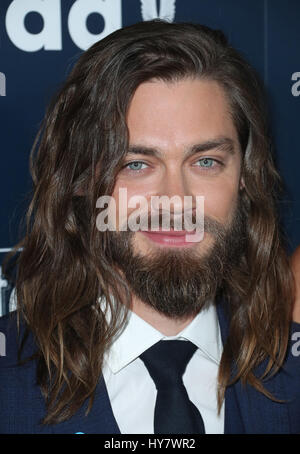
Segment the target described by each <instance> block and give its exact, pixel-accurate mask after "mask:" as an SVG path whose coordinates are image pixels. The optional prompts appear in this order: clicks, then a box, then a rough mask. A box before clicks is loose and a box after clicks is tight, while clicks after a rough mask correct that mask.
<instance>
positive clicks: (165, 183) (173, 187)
mask: <svg viewBox="0 0 300 454" xmlns="http://www.w3.org/2000/svg"><path fill="white" fill-rule="evenodd" d="M158 192H159V194H158V195H159V196H160V197H164V196H165V197H167V198H168V199H170V200H171V201H172V205H171V206H170V208H171V211H173V212H174V213H177V212H178V213H181V212H182V210H183V208H184V203H185V200H184V196H190V195H192V193H191V190H190V187H189V182H188V178H187V176H186V175H185V173H184V171H183V169H182V168H180V167H179V166H176V167H175V168H172V169H170V168H167V169H166V170H165V172H164V174H163V176H162V178H161V183H160V187H159V191H158Z"/></svg>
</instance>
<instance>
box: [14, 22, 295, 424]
mask: <svg viewBox="0 0 300 454" xmlns="http://www.w3.org/2000/svg"><path fill="white" fill-rule="evenodd" d="M186 77H197V78H200V79H208V80H214V81H217V82H218V83H219V84H220V85H221V86H222V87H223V89H224V91H225V93H226V96H227V98H228V103H229V106H230V110H231V115H232V118H233V121H234V124H235V126H236V129H237V132H238V136H239V141H240V146H241V150H242V174H243V177H244V182H245V189H244V191H243V194H242V197H243V202H244V205H245V207H246V213H247V247H246V249H245V251H244V255H243V260H241V263H240V264H239V265H238V266H236V268H235V269H234V271H233V273H232V275H231V276H230V277H228V279H227V280H226V282H224V288H223V292H224V295H225V296H226V298H227V301H228V307H229V309H230V313H231V321H230V328H229V337H228V339H227V342H226V344H225V345H224V351H223V355H222V359H221V364H220V368H219V376H218V382H219V387H218V403H219V409H220V407H221V404H222V402H223V400H224V393H225V389H226V387H227V386H229V385H230V384H231V383H233V382H235V381H236V380H239V379H240V380H241V381H242V382H243V383H249V384H251V385H252V386H254V387H255V388H257V389H258V390H259V391H260V392H262V393H264V394H265V395H267V396H268V397H270V398H273V396H271V395H270V394H269V393H268V391H267V390H266V389H265V387H264V386H263V384H262V377H260V378H257V377H256V375H255V374H254V369H255V367H256V366H257V365H258V364H260V363H261V362H262V361H263V360H264V359H268V360H269V361H268V367H267V368H266V371H265V376H269V374H272V373H274V372H276V371H277V370H278V368H279V367H281V365H282V363H283V361H284V357H285V354H286V350H287V344H288V336H289V321H290V314H291V306H292V302H293V298H294V284H293V277H292V273H291V270H290V266H289V261H288V257H287V253H286V251H285V247H284V244H283V243H284V237H283V233H282V229H281V227H280V223H279V220H278V214H277V212H278V206H277V205H278V200H279V196H280V193H281V192H280V191H281V188H282V184H281V178H280V177H279V174H278V172H277V171H276V168H275V165H274V162H273V158H272V154H271V148H272V144H271V140H270V137H269V136H270V134H269V126H268V121H267V109H266V98H265V95H264V91H263V88H262V84H261V82H260V80H259V77H258V76H257V74H256V72H255V71H254V70H253V69H252V68H251V66H250V65H249V64H248V63H247V61H246V60H245V59H244V57H243V56H242V55H241V54H240V53H239V52H237V51H236V50H235V49H234V48H232V47H231V45H230V44H229V43H228V41H227V39H226V37H225V36H224V34H223V33H222V32H221V31H218V30H212V29H210V28H208V27H206V26H203V25H196V24H190V23H177V24H176V23H168V22H165V21H162V20H154V21H147V22H141V23H137V24H134V25H131V26H129V27H126V28H123V29H121V30H117V31H116V32H114V33H112V34H111V35H109V36H107V37H106V38H104V39H103V40H101V41H99V42H97V43H96V44H94V45H93V46H92V47H91V48H90V49H88V50H87V51H86V52H84V53H83V54H82V55H81V56H80V58H79V60H78V62H77V64H76V65H75V66H74V68H73V70H72V71H71V72H70V74H69V76H68V78H67V80H66V82H65V83H64V85H63V86H62V88H61V89H60V90H59V92H58V93H57V95H56V96H55V98H54V99H53V101H52V102H51V104H50V106H49V108H48V110H47V113H46V116H45V119H44V122H43V124H42V126H41V128H40V131H39V134H38V136H37V138H36V140H35V143H34V145H33V149H32V152H31V157H30V169H31V174H32V179H33V194H32V200H31V203H30V206H29V209H28V213H27V218H26V219H27V221H26V225H27V233H26V236H25V237H24V239H23V240H22V241H21V242H19V243H18V244H17V245H16V247H15V251H16V250H17V249H19V248H22V252H21V254H20V257H19V259H18V267H17V281H16V296H17V314H18V320H20V319H21V318H22V320H24V321H25V325H26V326H27V329H28V331H31V332H32V333H33V335H34V337H35V340H36V344H37V347H38V352H37V355H36V360H37V361H38V369H37V370H38V373H37V382H38V384H39V385H40V387H41V390H42V393H43V395H44V397H45V399H46V406H47V413H46V415H45V418H44V420H43V422H44V423H45V424H47V423H48V424H49V423H58V422H60V421H63V420H65V419H68V418H70V417H71V416H72V415H73V414H74V413H75V412H76V411H77V410H78V409H79V408H80V406H81V405H82V404H83V402H84V401H85V400H86V399H88V403H89V405H88V411H89V410H90V408H91V406H92V404H93V398H94V394H95V388H96V385H97V383H98V381H99V377H100V376H101V371H102V365H103V354H104V352H105V351H106V349H107V348H108V347H109V346H110V345H111V342H112V340H113V338H114V336H115V335H116V334H117V333H119V332H120V331H121V330H122V328H123V327H124V324H125V321H126V313H127V310H128V308H129V307H130V303H131V296H130V291H129V288H128V285H127V284H126V282H125V281H124V279H123V278H122V276H121V275H120V274H119V273H118V271H117V269H115V267H114V266H113V265H112V261H111V260H110V252H109V250H108V241H107V236H106V234H107V232H103V233H101V232H99V231H98V230H97V228H96V216H97V213H96V209H95V208H96V200H97V198H98V197H99V196H101V195H110V194H111V193H112V191H113V188H114V183H115V177H116V175H117V173H118V171H119V169H120V167H121V165H122V162H123V159H124V156H125V154H126V152H127V149H128V130H127V125H126V113H127V110H128V106H129V103H130V100H131V98H132V96H133V94H134V92H135V90H136V88H137V87H138V85H139V84H141V83H142V82H144V81H148V80H150V79H153V78H156V79H160V80H164V81H176V80H180V79H182V78H186ZM249 140H250V141H251V142H250V145H249V146H248V147H247V144H248V142H249ZM103 297H104V298H103ZM100 298H102V301H104V302H105V304H104V305H102V306H100V304H98V301H99V299H100ZM107 310H109V311H110V312H111V319H110V322H109V323H108V322H107V319H106V311H107ZM233 363H234V364H235V365H236V373H235V376H234V377H232V376H231V372H232V367H231V366H232V364H233Z"/></svg>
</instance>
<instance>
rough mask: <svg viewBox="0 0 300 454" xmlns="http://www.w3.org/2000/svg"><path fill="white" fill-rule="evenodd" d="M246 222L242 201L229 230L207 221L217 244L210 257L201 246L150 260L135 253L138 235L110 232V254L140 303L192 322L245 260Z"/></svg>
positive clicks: (161, 252)
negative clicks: (192, 318)
mask: <svg viewBox="0 0 300 454" xmlns="http://www.w3.org/2000/svg"><path fill="white" fill-rule="evenodd" d="M245 218H246V217H245V214H244V211H243V207H242V202H241V200H239V201H238V204H237V207H236V210H235V212H234V214H233V217H232V222H231V224H230V225H229V226H228V227H226V226H224V225H223V224H221V223H220V222H218V221H216V220H214V219H212V218H210V217H209V216H204V232H205V233H210V234H211V235H212V236H213V239H214V241H213V244H212V246H211V247H210V248H209V250H208V251H206V252H205V254H203V252H202V253H201V252H200V251H199V250H201V247H200V248H197V246H195V248H194V247H193V248H191V247H188V248H182V249H181V248H178V249H177V248H176V249H175V248H167V247H166V248H155V247H154V248H153V251H152V252H151V253H150V254H147V256H145V255H143V254H141V253H137V252H135V251H134V246H133V238H134V235H135V232H131V231H125V232H118V233H117V232H109V235H108V243H109V248H108V250H110V255H111V259H112V261H113V262H114V264H115V265H116V266H117V268H118V269H119V270H120V271H121V272H122V274H123V275H124V277H125V279H126V280H127V283H128V285H129V287H130V289H131V291H132V292H133V293H134V294H135V295H136V296H137V297H138V298H139V299H140V300H141V301H143V302H144V303H145V304H147V305H149V306H150V307H152V308H153V309H155V310H156V311H158V312H160V313H161V314H164V315H165V316H168V317H170V318H173V319H180V318H187V317H189V316H194V315H196V314H197V313H199V312H200V311H201V310H203V309H204V308H206V307H208V306H209V305H210V304H211V303H213V302H214V299H215V296H216V293H217V291H218V290H219V289H220V288H221V287H222V284H223V281H224V279H226V276H228V275H230V273H231V270H232V269H233V267H235V266H236V265H237V264H238V262H239V260H240V259H241V257H242V255H243V253H244V251H245V241H246V225H245ZM193 222H195V220H193ZM197 244H198V243H196V245H197Z"/></svg>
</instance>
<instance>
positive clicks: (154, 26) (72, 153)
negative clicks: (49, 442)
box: [0, 20, 300, 434]
mask: <svg viewBox="0 0 300 454" xmlns="http://www.w3.org/2000/svg"><path fill="white" fill-rule="evenodd" d="M31 169H32V177H33V182H34V195H33V199H32V202H31V205H30V207H29V211H28V232H27V235H26V237H25V239H24V240H23V242H22V243H21V244H19V245H17V247H20V246H22V247H23V251H22V253H21V256H20V260H19V263H18V278H17V285H16V293H17V311H16V314H12V316H11V317H4V319H2V320H1V331H2V332H5V335H6V339H7V349H8V351H7V355H6V357H5V358H2V359H1V365H2V367H1V375H0V385H1V386H0V390H1V391H0V393H1V395H0V398H1V403H2V406H1V413H0V414H1V418H0V428H1V432H8V433H14V432H22V433H77V432H83V433H124V434H126V433H164V434H174V433H175V434H183V433H184V434H188V433H298V432H299V431H300V395H299V386H298V380H299V377H300V370H299V369H300V367H299V362H300V361H299V359H298V358H297V357H296V356H295V355H294V354H293V352H292V348H291V347H292V342H291V339H292V337H291V336H292V335H293V334H294V331H297V330H298V331H300V326H299V324H296V323H291V321H290V314H291V307H292V303H293V298H294V294H293V277H292V273H291V270H290V267H289V261H288V258H287V255H286V252H285V250H284V247H283V244H282V240H281V238H280V234H279V227H278V223H277V213H276V197H277V189H278V182H279V180H280V179H279V175H278V173H277V171H276V170H275V167H274V164H273V161H272V156H271V154H270V141H269V139H268V135H267V122H266V119H265V116H264V103H263V95H262V91H261V89H260V85H259V82H258V79H257V77H256V75H255V73H254V71H253V70H252V69H251V68H250V67H249V65H248V64H247V63H246V62H245V61H244V59H243V58H242V57H241V56H240V55H239V54H238V53H237V52H236V51H235V50H234V49H233V48H231V47H230V46H229V44H228V43H227V41H226V38H225V37H224V35H223V33H221V32H220V31H213V30H211V29H209V28H207V27H205V26H201V25H192V24H174V23H172V24H171V23H167V22H164V21H159V20H156V21H149V22H144V23H139V24H135V25H132V26H130V27H126V28H124V29H122V30H118V31H116V32H114V33H113V34H111V35H110V36H108V37H107V38H105V39H103V40H102V41H100V42H98V43H96V44H95V45H94V46H92V47H91V48H90V49H89V50H88V51H87V52H85V53H84V54H83V55H82V56H81V58H80V59H79V62H78V63H77V65H76V66H75V68H74V69H73V71H72V73H71V74H70V76H69V77H68V80H67V81H66V83H65V85H64V86H63V88H62V89H61V91H60V92H59V93H58V95H57V96H56V98H55V99H54V100H53V102H52V104H51V106H50V107H49V110H48V112H47V115H46V118H45V122H44V125H43V127H42V129H41V132H40V135H39V138H38V139H37V141H36V143H35V147H34V150H33V154H32V158H31ZM122 191H123V192H122ZM124 191H125V192H126V196H127V198H126V201H125V202H124V199H123V196H122V194H124ZM107 196H110V197H111V199H110V200H113V202H110V203H108V207H105V206H104V204H103V203H102V202H103V200H108V199H101V197H107ZM155 197H166V198H167V200H169V201H170V200H172V201H173V202H174V203H172V204H170V206H169V209H168V208H166V206H165V205H163V204H161V205H160V204H159V205H158V206H154V209H153V210H152V208H153V205H154V204H153V203H152V202H153V200H154V199H153V198H155ZM173 197H175V198H173ZM185 197H189V200H191V201H192V203H191V204H190V205H189V212H190V214H191V216H192V220H193V225H194V231H190V229H189V228H188V222H187V220H186V218H185V217H184V216H183V213H182V207H185V200H186V199H185ZM200 197H202V198H203V199H204V236H201V229H200V233H199V231H198V230H197V227H199V226H201V218H200V219H199V217H198V216H197V215H198V214H199V212H200V211H201V210H199V205H200V202H201V200H203V199H201V198H200ZM137 198H139V199H140V200H143V201H144V202H146V203H144V204H141V209H140V211H138V214H139V216H137V217H136V220H138V218H139V220H140V221H141V220H144V221H145V220H147V221H150V222H147V227H146V228H142V229H140V230H138V229H137V230H135V229H128V228H127V229H126V224H127V221H128V225H129V224H130V222H129V219H130V217H131V216H132V215H134V214H136V209H137V206H136V205H134V203H133V201H135V200H137ZM155 200H157V199H155ZM98 208H102V209H104V208H107V212H106V214H107V217H109V215H110V214H111V213H112V212H113V208H116V212H115V222H114V223H112V224H114V226H113V225H112V224H110V223H108V224H107V225H108V227H109V228H105V226H104V225H103V223H104V222H103V218H101V213H102V214H103V210H102V211H100V212H99V209H98ZM166 211H167V212H169V213H168V214H169V215H170V229H165V228H163V224H162V222H164V220H165V217H164V215H165V212H166ZM99 215H100V218H99ZM179 217H180V218H181V220H183V223H182V227H181V229H177V228H175V225H177V224H176V223H177V221H178V218H179ZM154 221H158V222H159V228H158V230H155V229H152V227H151V226H152V225H153V224H152V223H155V222H154ZM137 223H138V222H137ZM131 225H132V224H131ZM196 226H197V227H196ZM113 227H115V229H114V228H113ZM188 233H189V239H188ZM16 317H19V319H20V326H21V329H20V330H21V333H20V336H19V342H20V341H21V340H22V339H23V343H22V345H20V349H19V354H20V355H19V356H20V357H19V359H20V360H21V365H19V366H18V365H17V364H16V363H17V351H18V344H17V341H16V337H17V334H16ZM28 358H29V359H28Z"/></svg>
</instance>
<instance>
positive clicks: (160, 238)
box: [141, 230, 194, 247]
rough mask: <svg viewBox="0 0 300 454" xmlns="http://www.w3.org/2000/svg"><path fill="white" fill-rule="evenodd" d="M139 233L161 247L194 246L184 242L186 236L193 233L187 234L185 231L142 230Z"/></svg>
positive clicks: (191, 243) (189, 242)
mask: <svg viewBox="0 0 300 454" xmlns="http://www.w3.org/2000/svg"><path fill="white" fill-rule="evenodd" d="M141 233H142V234H143V235H145V236H146V238H148V239H149V240H150V241H152V242H153V243H156V244H160V245H161V246H169V247H183V246H185V247H186V246H192V245H193V244H194V243H193V242H191V241H186V235H192V234H193V232H188V231H186V230H176V231H175V230H170V231H166V232H164V231H163V230H159V231H151V230H143V231H141Z"/></svg>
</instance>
